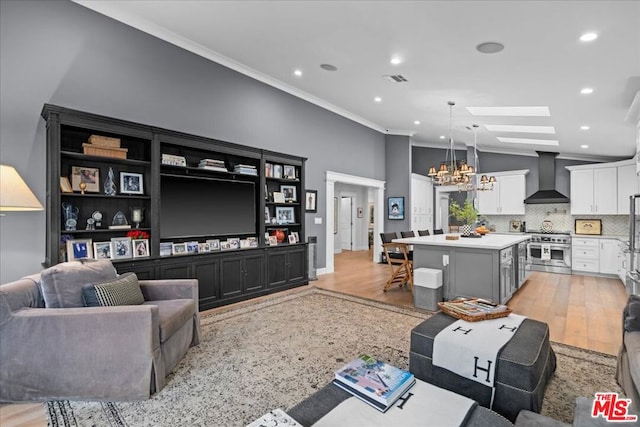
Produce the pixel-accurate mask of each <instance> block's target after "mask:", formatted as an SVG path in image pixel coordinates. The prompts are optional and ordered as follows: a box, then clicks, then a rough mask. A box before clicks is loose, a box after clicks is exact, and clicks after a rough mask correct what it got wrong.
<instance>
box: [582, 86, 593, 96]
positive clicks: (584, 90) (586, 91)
mask: <svg viewBox="0 0 640 427" xmlns="http://www.w3.org/2000/svg"><path fill="white" fill-rule="evenodd" d="M580 93H581V94H583V95H591V94H592V93H593V89H592V88H590V87H585V88H582V89H581V90H580Z"/></svg>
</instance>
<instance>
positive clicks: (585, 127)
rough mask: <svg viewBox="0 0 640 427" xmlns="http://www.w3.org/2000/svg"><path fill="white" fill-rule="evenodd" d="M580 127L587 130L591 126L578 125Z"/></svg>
mask: <svg viewBox="0 0 640 427" xmlns="http://www.w3.org/2000/svg"><path fill="white" fill-rule="evenodd" d="M580 129H582V130H589V129H591V127H590V126H580Z"/></svg>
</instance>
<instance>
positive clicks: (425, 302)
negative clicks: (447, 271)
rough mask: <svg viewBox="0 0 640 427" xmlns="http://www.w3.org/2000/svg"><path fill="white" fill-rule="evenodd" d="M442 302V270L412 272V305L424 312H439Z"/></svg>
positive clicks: (420, 269) (416, 270) (426, 269)
mask: <svg viewBox="0 0 640 427" xmlns="http://www.w3.org/2000/svg"><path fill="white" fill-rule="evenodd" d="M440 301H442V270H438V269H435V268H416V269H415V270H414V271H413V305H414V306H415V307H417V308H423V309H425V310H430V311H437V310H439V307H438V303H439V302H440Z"/></svg>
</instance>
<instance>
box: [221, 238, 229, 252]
mask: <svg viewBox="0 0 640 427" xmlns="http://www.w3.org/2000/svg"><path fill="white" fill-rule="evenodd" d="M220 250H222V251H228V250H231V243H230V242H229V241H228V240H226V241H222V242H220Z"/></svg>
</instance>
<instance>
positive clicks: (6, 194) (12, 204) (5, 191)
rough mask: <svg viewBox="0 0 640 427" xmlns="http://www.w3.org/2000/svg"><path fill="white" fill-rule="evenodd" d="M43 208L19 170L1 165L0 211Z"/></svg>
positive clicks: (38, 209) (37, 209)
mask: <svg viewBox="0 0 640 427" xmlns="http://www.w3.org/2000/svg"><path fill="white" fill-rule="evenodd" d="M42 209H43V207H42V205H41V204H40V202H39V201H38V199H37V198H36V196H35V195H34V194H33V192H32V191H31V189H30V188H29V187H28V186H27V184H26V183H25V182H24V180H23V179H22V177H21V176H20V175H19V174H18V172H17V171H16V170H15V169H14V168H13V167H12V166H8V165H0V212H8V211H41V210H42ZM0 215H4V214H0Z"/></svg>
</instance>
